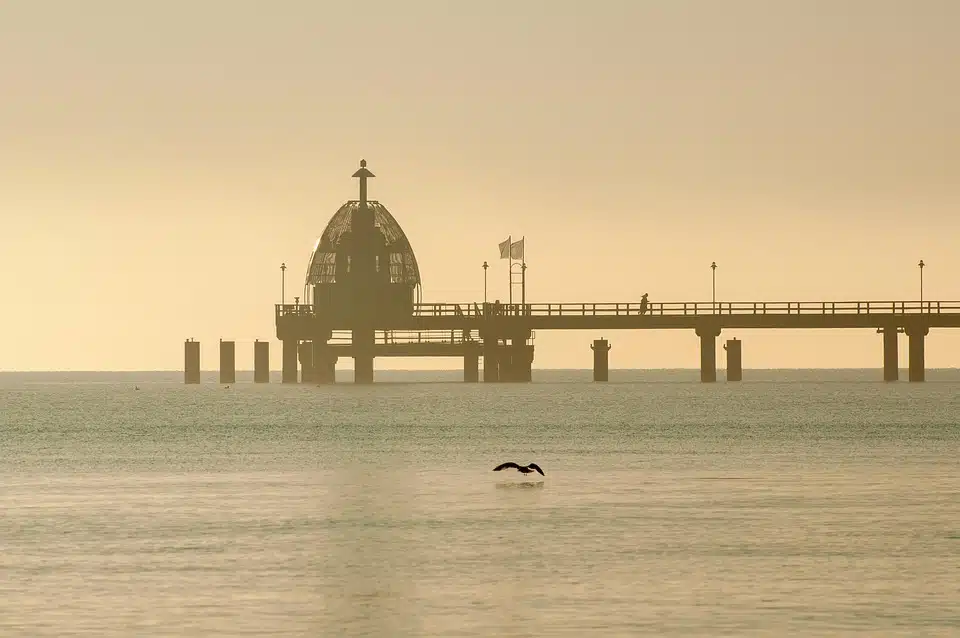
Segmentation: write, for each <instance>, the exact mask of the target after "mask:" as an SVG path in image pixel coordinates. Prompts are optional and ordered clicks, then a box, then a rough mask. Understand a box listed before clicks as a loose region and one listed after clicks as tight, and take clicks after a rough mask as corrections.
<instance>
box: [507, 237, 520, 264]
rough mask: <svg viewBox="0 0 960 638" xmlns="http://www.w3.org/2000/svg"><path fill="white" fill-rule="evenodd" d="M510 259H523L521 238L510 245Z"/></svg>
mask: <svg viewBox="0 0 960 638" xmlns="http://www.w3.org/2000/svg"><path fill="white" fill-rule="evenodd" d="M510 259H521V260H522V259H523V238H521V239H520V241H515V242H513V243H512V244H510Z"/></svg>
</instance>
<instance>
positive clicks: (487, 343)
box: [483, 337, 500, 383]
mask: <svg viewBox="0 0 960 638" xmlns="http://www.w3.org/2000/svg"><path fill="white" fill-rule="evenodd" d="M499 381H500V344H499V342H498V340H497V339H495V338H493V337H487V338H485V339H484V340H483V382H484V383H497V382H499Z"/></svg>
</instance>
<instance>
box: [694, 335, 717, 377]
mask: <svg viewBox="0 0 960 638" xmlns="http://www.w3.org/2000/svg"><path fill="white" fill-rule="evenodd" d="M696 331H697V336H698V337H700V381H701V382H703V383H715V382H716V381H717V337H719V336H720V328H719V327H718V326H716V325H714V324H712V323H711V324H705V325H701V326H699V327H698V328H697V329H696Z"/></svg>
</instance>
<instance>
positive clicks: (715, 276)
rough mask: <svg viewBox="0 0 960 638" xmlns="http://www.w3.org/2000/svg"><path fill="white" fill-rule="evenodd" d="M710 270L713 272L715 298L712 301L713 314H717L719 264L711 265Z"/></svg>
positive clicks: (713, 263)
mask: <svg viewBox="0 0 960 638" xmlns="http://www.w3.org/2000/svg"><path fill="white" fill-rule="evenodd" d="M710 270H712V271H713V298H712V299H711V301H712V303H713V314H717V262H712V263H711V264H710Z"/></svg>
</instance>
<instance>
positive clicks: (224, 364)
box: [220, 339, 237, 384]
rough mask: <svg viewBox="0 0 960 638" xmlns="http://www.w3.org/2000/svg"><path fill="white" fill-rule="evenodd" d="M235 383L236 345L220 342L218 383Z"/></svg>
mask: <svg viewBox="0 0 960 638" xmlns="http://www.w3.org/2000/svg"><path fill="white" fill-rule="evenodd" d="M236 382H237V344H236V342H233V341H224V340H223V339H221V340H220V383H221V384H225V383H236Z"/></svg>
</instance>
